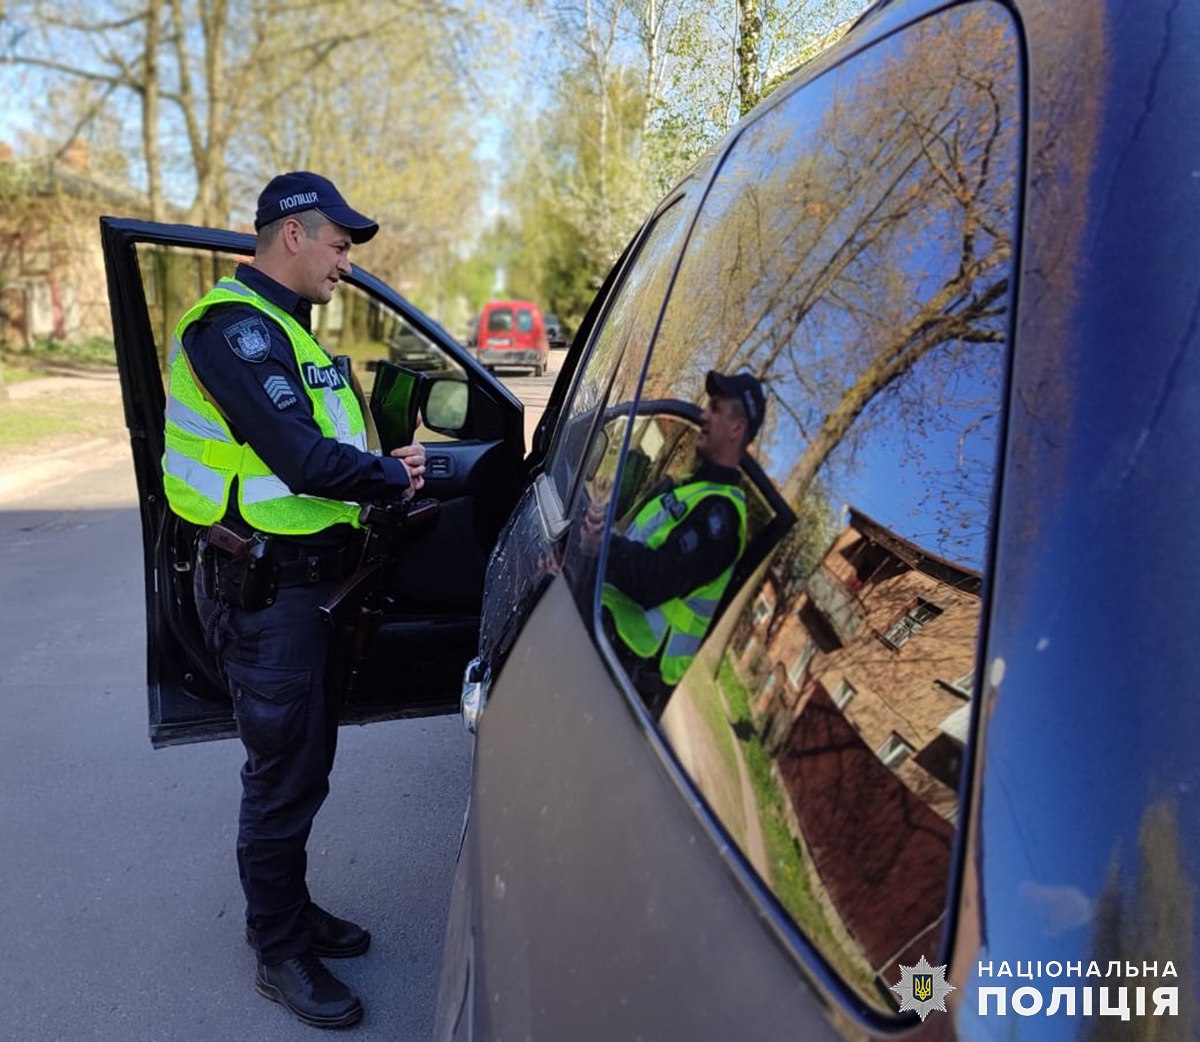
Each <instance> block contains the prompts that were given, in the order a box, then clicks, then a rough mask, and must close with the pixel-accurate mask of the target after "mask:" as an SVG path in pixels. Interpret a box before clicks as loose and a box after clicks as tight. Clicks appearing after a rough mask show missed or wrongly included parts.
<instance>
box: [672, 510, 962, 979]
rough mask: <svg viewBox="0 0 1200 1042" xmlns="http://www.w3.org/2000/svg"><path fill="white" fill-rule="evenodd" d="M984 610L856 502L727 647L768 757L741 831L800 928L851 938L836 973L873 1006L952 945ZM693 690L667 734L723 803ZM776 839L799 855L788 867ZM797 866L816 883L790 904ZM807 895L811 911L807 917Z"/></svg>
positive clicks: (755, 742)
mask: <svg viewBox="0 0 1200 1042" xmlns="http://www.w3.org/2000/svg"><path fill="white" fill-rule="evenodd" d="M764 605H767V606H769V608H770V610H769V611H764V610H763V606H764ZM979 613H980V575H979V573H978V572H977V571H975V570H973V569H971V568H968V567H965V566H963V565H961V564H957V563H955V562H953V561H950V560H947V559H945V558H943V557H940V556H938V555H936V554H933V553H931V552H929V551H928V550H926V549H924V548H922V547H921V546H918V545H917V544H916V543H914V542H912V541H910V540H908V539H905V538H902V537H901V536H899V535H897V534H896V533H895V532H894V531H891V530H889V529H888V528H886V527H885V526H883V525H881V524H879V523H878V522H876V521H874V520H872V519H871V518H870V517H868V516H867V515H866V514H864V513H862V512H861V511H858V510H856V509H854V508H850V509H849V510H848V521H847V523H846V525H845V526H844V527H843V528H842V529H841V531H840V532H838V533H837V535H836V536H835V537H834V539H833V542H832V543H831V545H830V546H829V547H828V549H827V550H826V552H825V553H824V555H823V556H822V557H821V558H820V560H819V562H818V564H817V566H816V568H815V569H814V570H813V572H812V574H811V576H810V577H809V579H808V581H807V582H805V583H804V584H803V585H802V586H801V587H800V589H799V591H798V592H797V593H796V594H795V595H794V596H793V597H792V598H791V600H790V601H788V602H786V603H783V604H777V603H776V601H775V594H774V587H773V584H772V583H771V582H770V580H769V579H768V580H766V581H765V582H764V583H763V586H762V589H761V590H760V591H759V592H758V593H757V594H756V596H755V597H754V598H753V600H751V601H750V602H749V606H748V608H747V610H746V611H745V612H744V614H743V620H742V625H741V627H739V628H738V629H737V630H736V631H735V635H734V638H733V641H732V642H731V643H730V644H729V646H728V647H727V649H726V654H725V658H724V663H725V664H724V666H723V668H722V670H721V674H722V675H723V679H722V680H721V681H720V687H721V688H722V690H723V691H724V692H725V697H726V698H728V694H729V692H730V691H731V690H738V689H740V690H741V691H744V692H745V696H746V704H747V712H746V717H745V718H744V719H743V720H742V721H740V726H741V728H742V729H744V730H752V734H747V733H743V734H741V735H740V737H743V738H744V739H747V740H744V741H743V742H742V749H743V751H744V753H745V754H746V757H747V769H748V770H749V771H750V772H752V773H753V772H754V771H755V763H754V760H755V758H756V757H757V756H761V757H762V759H761V761H760V762H759V764H758V767H757V770H758V773H759V776H760V783H759V786H758V788H759V791H758V794H757V797H758V811H759V820H758V821H756V822H748V821H747V820H746V818H747V815H746V814H745V813H744V808H735V809H734V810H733V811H730V810H729V808H728V806H726V807H725V811H726V813H728V814H729V820H730V821H731V822H732V824H733V828H731V831H734V832H735V835H738V836H739V839H741V840H744V843H743V844H742V846H743V849H744V850H745V851H747V853H748V855H749V856H750V859H751V861H756V860H761V862H762V864H761V866H759V865H756V867H760V871H762V872H763V873H764V877H765V878H766V879H767V880H768V881H770V882H771V884H772V886H773V888H774V889H775V890H776V892H777V893H779V894H780V895H781V898H782V899H783V900H784V903H785V904H786V905H788V907H789V910H790V911H792V912H793V914H794V915H796V916H797V919H798V920H799V921H800V922H801V923H802V924H803V925H807V926H809V927H812V928H816V926H817V923H816V921H815V920H816V919H818V918H819V919H820V920H822V921H823V924H822V925H823V926H824V928H825V929H826V930H829V931H831V932H832V933H833V934H834V936H835V937H837V938H839V939H840V943H839V945H838V949H839V950H838V953H837V954H838V956H839V958H840V959H841V961H842V965H841V967H840V968H841V969H842V971H843V972H846V973H849V974H850V975H851V979H857V980H858V981H859V982H860V984H861V988H862V990H863V991H864V992H866V993H873V994H875V995H876V996H878V995H881V994H882V992H883V990H884V989H885V987H886V981H887V980H891V979H894V977H895V975H896V973H897V972H898V971H897V969H896V966H897V964H898V963H899V962H903V961H905V960H907V961H908V962H909V963H910V964H911V963H912V962H913V961H915V960H916V959H918V958H919V957H920V955H921V954H923V953H924V954H928V953H934V952H936V951H937V950H938V946H939V943H940V938H941V928H942V920H943V916H944V907H945V900H946V885H947V879H948V876H949V868H950V853H951V848H952V846H953V838H954V832H955V826H956V822H957V819H958V795H957V790H958V785H959V771H960V768H961V765H962V758H963V748H964V745H965V743H966V742H967V739H968V724H969V720H970V699H971V684H972V676H973V668H974V655H975V645H976V638H977V635H978V627H979ZM688 693H689V697H688V698H687V699H675V700H674V702H673V703H672V705H671V706H670V707H669V709H668V712H667V714H666V715H665V716H664V718H663V725H664V728H665V730H666V732H667V734H668V736H669V737H670V738H671V739H672V742H673V744H674V745H675V747H676V748H677V749H679V750H680V751H681V756H682V758H683V759H684V762H685V766H687V767H688V769H689V770H690V771H692V772H693V773H695V774H697V775H698V776H699V777H700V778H701V779H702V787H703V788H704V789H705V792H706V794H709V795H716V794H717V793H719V791H720V790H721V788H722V782H721V781H720V780H719V779H718V778H717V777H716V774H717V772H716V771H714V769H713V767H712V765H711V764H709V765H708V766H707V767H706V766H705V765H704V763H703V762H702V761H703V756H704V754H703V752H702V751H698V745H699V743H698V742H697V740H696V735H695V730H694V728H693V729H692V733H691V734H689V735H686V736H685V735H684V733H683V732H684V731H686V730H687V729H688V721H689V715H690V710H689V703H691V704H693V705H699V706H701V707H702V706H703V702H704V698H705V695H704V691H703V685H702V684H700V683H699V682H698V681H696V682H692V683H690V684H688ZM701 711H703V709H702V710H701ZM738 729H739V723H738V722H735V723H734V730H735V732H737V731H738ZM764 781H765V784H766V786H768V787H769V788H770V789H771V790H772V792H771V793H770V794H766V793H764V791H763V782H764ZM713 802H714V805H715V806H716V807H717V810H718V813H722V803H721V800H720V799H719V798H715V799H714V800H713ZM722 816H723V820H725V815H724V814H723V815H722ZM773 830H774V831H781V830H782V831H786V835H787V837H788V840H789V841H790V844H791V846H792V848H793V850H792V856H791V859H790V864H788V865H787V866H786V867H785V868H782V869H781V868H780V861H779V854H778V851H777V850H768V848H769V847H770V846H771V843H770V841H769V838H768V837H769V836H770V834H771V833H772V831H773ZM758 834H761V836H762V837H763V838H762V839H761V840H760V839H756V838H755V837H756V835H758ZM759 843H761V844H762V846H761V850H760V851H759V856H756V853H755V851H756V849H757V845H758V844H759ZM775 843H776V846H778V845H779V841H778V838H777V839H776V841H775ZM788 873H794V874H795V876H796V878H797V880H800V881H802V886H797V888H796V895H797V896H795V898H794V900H793V901H792V902H791V903H789V901H788V900H787V895H788V893H789V889H788V885H787V882H786V880H785V879H784V876H785V875H786V874H788ZM801 890H803V891H804V892H806V893H807V894H808V895H810V896H809V898H808V900H809V903H810V904H811V905H813V906H814V907H810V908H808V909H807V910H803V911H802V904H801V901H800V898H799V896H798V894H799V892H800V891H801ZM805 916H807V921H806V920H805Z"/></svg>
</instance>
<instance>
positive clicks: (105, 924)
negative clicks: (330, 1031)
mask: <svg viewBox="0 0 1200 1042" xmlns="http://www.w3.org/2000/svg"><path fill="white" fill-rule="evenodd" d="M561 360H562V353H561V352H555V353H554V355H553V356H552V368H553V369H554V370H557V368H558V366H559V364H561ZM500 375H501V376H502V378H504V379H506V381H507V382H509V383H510V384H511V385H512V386H513V388H514V390H516V392H517V393H518V395H520V396H521V397H522V398H524V399H525V400H526V401H527V402H528V405H529V410H528V411H529V413H530V416H529V417H528V419H529V421H530V422H529V423H528V426H529V427H532V420H533V418H534V414H536V412H537V411H538V408H539V406H540V405H541V404H544V402H545V398H546V396H547V395H548V393H549V389H550V387H551V386H552V383H553V375H552V374H551V375H548V376H546V377H542V378H540V379H532V378H527V377H516V376H515V374H514V376H513V377H509V375H508V374H505V373H502V374H500ZM79 456H82V457H84V458H83V459H82V460H81V459H78V457H79ZM67 459H69V461H70V462H69V463H68V464H66V465H64V457H59V458H58V459H56V460H49V461H45V463H44V464H42V465H41V466H40V469H36V471H35V470H29V471H28V472H26V473H23V474H19V475H16V476H15V477H13V475H11V474H10V475H9V478H10V479H11V480H8V481H7V482H4V481H0V713H2V714H3V716H2V719H0V926H2V928H3V941H4V943H3V948H2V952H3V953H2V954H0V1001H2V1002H3V1009H0V1039H11V1040H14V1042H43V1040H44V1042H62V1040H71V1042H77V1040H79V1042H81V1040H85V1039H98V1040H101V1039H102V1040H110V1039H111V1040H114V1042H118V1040H119V1042H131V1040H147V1042H170V1040H189V1042H193V1040H209V1039H211V1040H221V1042H227V1040H236V1039H253V1040H254V1042H276V1040H280V1042H282V1040H285V1039H286V1040H293V1039H296V1038H302V1037H319V1033H318V1032H316V1031H315V1029H310V1028H306V1027H304V1026H303V1025H300V1024H298V1023H296V1022H295V1021H294V1020H292V1019H291V1017H290V1016H289V1015H288V1014H287V1013H286V1012H285V1011H284V1010H283V1009H282V1008H280V1007H279V1006H276V1005H274V1004H273V1003H270V1002H268V1001H267V1000H265V999H263V998H261V997H260V996H259V995H258V994H257V992H256V991H255V990H254V985H253V977H254V958H253V954H252V952H251V950H250V949H249V948H248V947H247V946H246V944H245V942H244V940H243V937H242V895H241V890H240V887H239V885H238V880H237V871H236V867H235V864H234V839H235V833H236V820H237V807H238V797H239V782H238V769H239V767H240V765H241V761H242V755H241V747H240V746H239V745H238V744H237V743H236V742H230V741H227V742H214V743H207V744H202V745H192V746H186V747H179V748H172V749H166V750H162V751H158V752H155V751H154V750H152V749H151V747H150V743H149V740H148V739H147V737H146V710H145V674H144V665H145V646H146V645H145V616H144V611H143V578H142V568H141V534H140V527H139V519H138V513H137V508H136V493H135V490H134V483H133V476H132V468H131V466H130V462H129V454H128V449H127V448H126V447H125V446H123V445H113V444H107V445H105V444H97V445H92V446H89V447H88V451H87V452H84V453H78V454H76V453H72V454H71V456H70V457H67ZM80 467H82V470H81V469H79V468H80ZM3 476H4V475H0V477H3ZM470 757H471V741H470V738H469V737H468V736H467V735H466V733H465V732H464V731H463V728H462V725H461V723H460V722H459V720H458V718H457V716H454V717H443V718H439V719H433V720H422V721H401V722H392V723H384V724H374V725H371V726H369V727H365V728H343V729H342V731H341V736H340V744H339V752H338V763H337V766H336V767H335V768H334V774H333V778H332V792H331V795H330V797H329V799H328V801H327V802H326V804H325V807H324V808H323V810H322V811H321V813H320V815H319V816H318V818H317V821H316V824H315V827H314V830H313V835H312V839H311V841H310V844H309V852H310V867H309V882H310V887H311V888H312V890H313V894H314V896H315V897H316V899H317V900H318V901H320V902H321V903H322V904H324V905H325V906H326V907H328V908H330V909H331V910H332V911H335V912H337V913H338V914H342V915H346V916H350V917H352V918H354V919H356V920H358V921H360V922H362V923H364V924H365V925H368V926H369V927H370V929H371V930H372V934H373V938H374V940H373V944H372V948H371V951H370V952H369V953H368V954H367V955H365V956H363V957H362V958H360V959H354V960H343V961H340V962H336V963H332V964H331V965H332V967H333V968H334V970H335V972H338V973H339V974H341V975H342V976H343V977H344V979H345V980H346V981H347V982H348V983H349V984H350V985H351V986H352V987H354V988H355V989H356V990H357V991H358V992H359V994H360V995H361V996H362V997H363V1001H364V1004H365V1006H366V1016H365V1018H364V1020H363V1022H362V1024H361V1025H360V1026H359V1027H357V1028H356V1029H354V1033H353V1037H354V1038H356V1039H362V1040H364V1042H365V1040H374V1039H390V1040H400V1042H407V1040H418V1039H419V1040H424V1039H428V1038H429V1036H430V1033H431V1029H432V1023H433V1009H434V999H435V996H436V989H437V976H438V970H439V961H440V952H441V946H442V937H443V930H444V924H445V916H446V908H447V903H448V898H449V887H450V882H451V875H452V872H453V867H454V856H455V852H456V848H457V842H458V837H459V832H460V828H461V824H462V815H463V809H464V806H465V801H466V792H467V787H468V783H469V774H470Z"/></svg>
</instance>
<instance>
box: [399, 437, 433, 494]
mask: <svg viewBox="0 0 1200 1042" xmlns="http://www.w3.org/2000/svg"><path fill="white" fill-rule="evenodd" d="M418 426H419V421H418ZM392 455H393V456H395V457H396V459H398V460H399V461H400V462H401V463H403V464H404V469H405V470H407V471H408V487H409V490H410V493H417V492H419V491H420V490H421V489H422V488H424V486H425V447H424V446H423V445H422V444H421V443H420V442H419V441H417V439H416V438H413V440H412V444H411V445H401V446H400V448H398V449H392Z"/></svg>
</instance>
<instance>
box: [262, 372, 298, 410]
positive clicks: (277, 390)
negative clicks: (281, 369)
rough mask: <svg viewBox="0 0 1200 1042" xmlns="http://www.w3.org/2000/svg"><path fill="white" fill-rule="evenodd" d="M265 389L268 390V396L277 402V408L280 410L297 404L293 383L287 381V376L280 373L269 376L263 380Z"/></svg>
mask: <svg viewBox="0 0 1200 1042" xmlns="http://www.w3.org/2000/svg"><path fill="white" fill-rule="evenodd" d="M263 390H264V391H266V392H267V397H268V398H270V399H271V401H273V402H274V403H275V408H276V409H278V410H279V411H280V412H283V410H284V409H290V408H291V407H292V406H293V405H295V404H296V395H295V394H294V393H293V391H292V385H291V384H289V383H288V382H287V377H286V376H280V375H279V374H278V373H276V374H275V375H274V376H268V377H267V378H266V379H265V380H264V381H263Z"/></svg>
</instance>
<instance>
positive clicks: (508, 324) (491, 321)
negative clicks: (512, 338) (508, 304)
mask: <svg viewBox="0 0 1200 1042" xmlns="http://www.w3.org/2000/svg"><path fill="white" fill-rule="evenodd" d="M487 329H488V332H489V333H507V332H508V331H509V330H511V329H512V309H511V308H493V309H492V310H491V311H489V312H488V318H487Z"/></svg>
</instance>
